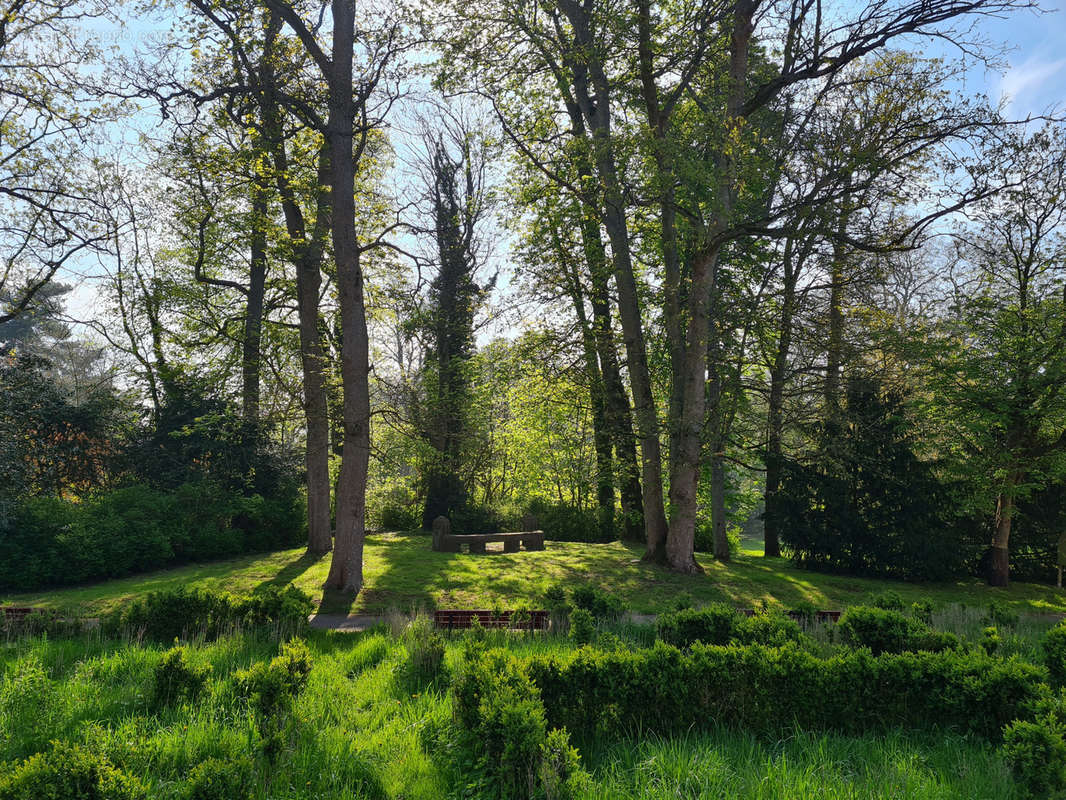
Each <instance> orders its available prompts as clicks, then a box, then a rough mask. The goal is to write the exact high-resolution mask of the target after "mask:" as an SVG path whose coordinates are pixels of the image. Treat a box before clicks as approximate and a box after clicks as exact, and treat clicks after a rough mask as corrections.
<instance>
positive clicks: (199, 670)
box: [152, 647, 211, 708]
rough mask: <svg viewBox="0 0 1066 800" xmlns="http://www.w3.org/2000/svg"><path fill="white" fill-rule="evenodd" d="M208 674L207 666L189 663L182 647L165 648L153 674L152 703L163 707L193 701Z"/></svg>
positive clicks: (202, 687)
mask: <svg viewBox="0 0 1066 800" xmlns="http://www.w3.org/2000/svg"><path fill="white" fill-rule="evenodd" d="M210 674H211V668H210V667H209V666H207V665H194V664H190V663H189V660H188V654H187V652H186V649H185V648H184V647H174V648H171V649H170V650H167V652H165V653H164V654H163V658H162V660H161V661H160V662H159V663H158V664H157V665H156V668H155V672H154V675H153V685H152V705H153V706H155V707H156V708H164V707H166V706H169V705H171V704H173V703H179V702H193V701H195V700H196V699H197V698H198V697H199V695H200V692H202V691H203V689H204V686H205V685H206V683H207V679H208V676H209V675H210Z"/></svg>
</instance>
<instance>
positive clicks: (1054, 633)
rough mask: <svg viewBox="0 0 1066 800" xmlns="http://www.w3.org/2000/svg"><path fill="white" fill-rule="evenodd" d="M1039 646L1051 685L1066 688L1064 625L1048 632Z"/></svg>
mask: <svg viewBox="0 0 1066 800" xmlns="http://www.w3.org/2000/svg"><path fill="white" fill-rule="evenodd" d="M1041 645H1042V647H1043V650H1044V664H1045V665H1047V669H1048V673H1049V674H1050V675H1051V685H1052V686H1059V687H1062V686H1066V624H1064V623H1059V624H1058V625H1057V626H1055V627H1054V628H1052V629H1051V630H1050V631H1048V632H1047V634H1045V636H1044V640H1043V641H1042V642H1041Z"/></svg>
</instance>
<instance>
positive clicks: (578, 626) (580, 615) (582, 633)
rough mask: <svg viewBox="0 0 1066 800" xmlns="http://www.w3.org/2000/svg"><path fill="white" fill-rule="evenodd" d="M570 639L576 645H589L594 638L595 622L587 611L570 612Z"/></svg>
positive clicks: (580, 609)
mask: <svg viewBox="0 0 1066 800" xmlns="http://www.w3.org/2000/svg"><path fill="white" fill-rule="evenodd" d="M570 638H571V639H573V640H574V642H575V643H576V644H579V645H581V644H590V643H592V642H593V641H594V640H595V638H596V620H595V618H594V617H593V616H592V614H590V613H589V611H588V609H585V608H575V609H574V610H573V611H571V612H570Z"/></svg>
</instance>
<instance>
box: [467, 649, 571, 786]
mask: <svg viewBox="0 0 1066 800" xmlns="http://www.w3.org/2000/svg"><path fill="white" fill-rule="evenodd" d="M454 696H455V702H454V705H453V712H454V722H455V725H456V728H457V731H456V734H457V736H458V739H459V741H460V744H461V749H462V750H464V751H465V752H466V753H469V754H470V755H471V756H473V765H474V768H473V770H470V769H469V766H470V762H469V761H468V762H467V763H466V764H464V765H463V767H465V769H463V775H464V777H466V778H467V780H468V785H467V791H468V793H469V796H476V797H499V798H513V799H514V800H526V799H527V798H533V797H544V798H558V800H566V799H567V798H570V797H572V796H573V792H574V787H575V786H576V785H577V784H578V782H579V781H580V780H581V775H582V773H581V771H580V766H579V762H578V758H577V752H576V751H575V750H574V749H573V748H571V747H570V743H569V737H568V735H567V734H566V732H565V731H559V730H555V731H552V732H551V733H550V734H549V733H548V728H547V725H546V724H545V721H544V706H543V704H542V703H541V701H540V693H539V692H538V690H537V687H536V686H535V685H533V683H532V682H531V681H530V680H529V677H528V675H527V674H526V673H525V671H524V669H523V668H522V666H521V664H520V663H519V662H518V660H517V659H515V658H513V657H512V656H511V655H510V654H508V653H507V652H505V651H502V650H492V651H489V652H487V653H479V654H477V657H474V658H468V659H466V660H464V663H463V667H462V669H460V670H459V673H458V675H457V676H456V680H455V683H454ZM471 772H473V777H474V780H473V781H470V780H469V778H470V776H471Z"/></svg>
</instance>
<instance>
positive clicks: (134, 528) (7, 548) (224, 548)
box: [0, 483, 303, 590]
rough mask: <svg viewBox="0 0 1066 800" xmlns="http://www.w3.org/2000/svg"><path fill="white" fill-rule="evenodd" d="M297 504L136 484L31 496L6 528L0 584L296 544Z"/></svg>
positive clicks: (1, 537) (50, 581) (21, 585)
mask: <svg viewBox="0 0 1066 800" xmlns="http://www.w3.org/2000/svg"><path fill="white" fill-rule="evenodd" d="M302 518H303V512H302V507H301V506H300V505H299V504H296V505H293V504H291V503H288V502H287V501H285V500H283V499H269V500H268V499H265V498H263V497H261V496H259V495H252V496H249V497H245V496H241V495H234V494H226V493H225V492H223V491H222V490H221V487H219V486H218V485H217V484H210V483H199V484H185V485H183V486H180V487H178V488H177V489H176V490H175V491H173V492H169V491H160V490H156V489H152V488H150V487H148V486H145V485H140V484H138V485H131V486H127V487H124V488H120V489H116V490H113V491H110V492H102V493H98V494H92V495H89V496H88V497H86V498H83V499H81V500H80V501H77V502H75V501H71V500H65V499H60V498H56V497H34V498H25V499H23V500H22V501H21V502H20V503H18V504H17V506H16V507H15V512H14V520H13V522H14V524H13V525H12V526H11V527H10V528H8V529H7V530H4V529H3V528H0V588H10V589H18V590H29V589H36V588H39V587H44V586H55V585H64V584H71V583H82V582H85V581H90V580H101V579H106V578H115V577H120V576H123V575H129V574H131V573H134V572H140V571H146V570H152V569H158V568H159V567H162V566H165V565H167V564H172V563H175V562H180V561H187V560H207V559H212V558H218V557H220V556H229V555H235V554H237V553H241V552H248V551H256V550H264V549H273V548H277V547H280V546H285V545H292V544H296V543H298V542H299V541H300V540H301V538H302V536H303V523H302Z"/></svg>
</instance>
